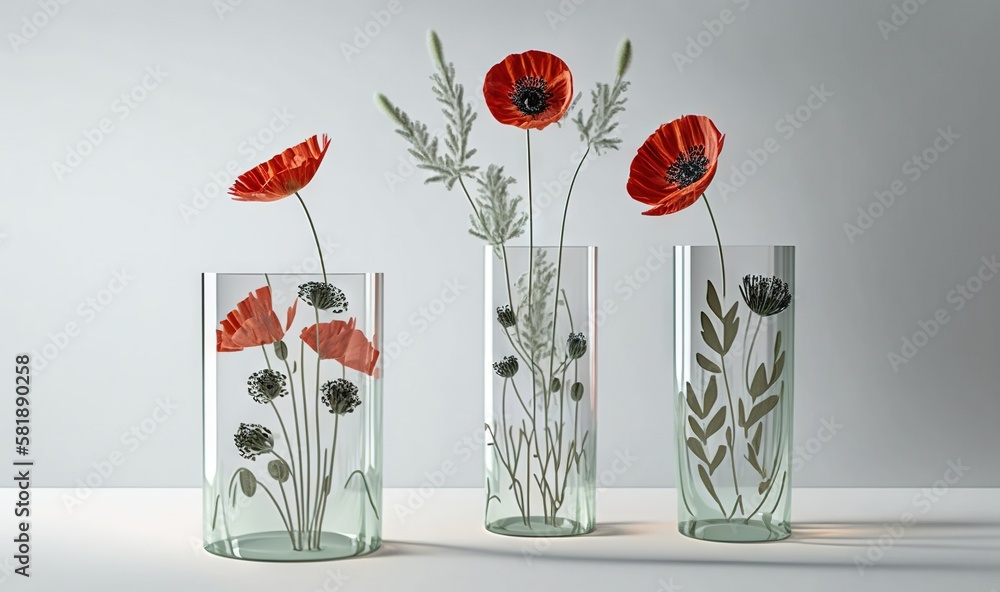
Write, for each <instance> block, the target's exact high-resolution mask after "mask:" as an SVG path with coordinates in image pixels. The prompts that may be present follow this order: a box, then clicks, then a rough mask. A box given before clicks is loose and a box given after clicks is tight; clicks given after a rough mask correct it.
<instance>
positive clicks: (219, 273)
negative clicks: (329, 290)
mask: <svg viewBox="0 0 1000 592" xmlns="http://www.w3.org/2000/svg"><path fill="white" fill-rule="evenodd" d="M264 274H267V275H269V276H287V275H297V276H316V277H323V272H321V271H315V272H313V271H309V272H294V271H278V272H271V271H203V272H201V275H203V276H234V275H264ZM326 275H327V276H328V277H330V276H332V277H362V276H379V277H381V276H382V275H384V273H383V272H381V271H347V272H336V273H335V272H327V274H326Z"/></svg>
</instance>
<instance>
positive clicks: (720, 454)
mask: <svg viewBox="0 0 1000 592" xmlns="http://www.w3.org/2000/svg"><path fill="white" fill-rule="evenodd" d="M725 458H726V447H725V446H719V449H718V450H716V451H715V458H713V459H712V462H710V463H708V474H709V475H712V474H715V469H717V468H719V465H721V464H722V461H723V460H725Z"/></svg>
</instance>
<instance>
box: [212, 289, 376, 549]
mask: <svg viewBox="0 0 1000 592" xmlns="http://www.w3.org/2000/svg"><path fill="white" fill-rule="evenodd" d="M203 307H204V317H203V325H204V338H205V342H204V381H205V382H204V414H205V415H204V438H205V441H204V444H205V462H204V479H205V480H204V486H203V502H204V516H203V534H204V537H203V538H204V545H205V549H206V550H208V551H209V552H210V553H213V554H216V555H222V556H225V557H234V558H239V559H250V560H260V561H317V560H326V559H336V558H341V557H352V556H357V555H364V554H366V553H370V552H372V551H374V550H376V549H378V547H379V546H380V545H381V542H382V522H381V511H382V510H381V505H382V356H381V355H380V352H381V351H382V342H381V340H382V334H383V332H382V274H377V273H370V274H330V275H329V276H328V281H324V278H323V276H321V275H294V274H272V275H264V274H204V276H203Z"/></svg>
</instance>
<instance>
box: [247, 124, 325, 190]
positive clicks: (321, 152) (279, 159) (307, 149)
mask: <svg viewBox="0 0 1000 592" xmlns="http://www.w3.org/2000/svg"><path fill="white" fill-rule="evenodd" d="M329 147H330V138H328V137H327V135H326V134H323V139H322V141H321V140H320V139H319V138H318V137H317V136H313V137H311V138H309V139H308V140H306V141H305V142H302V143H301V144H299V145H297V146H292V147H291V148H289V149H288V150H285V151H284V152H282V153H281V154H279V155H277V156H275V157H274V158H272V159H271V160H269V161H267V162H265V163H262V164H259V165H257V166H255V167H254V168H252V169H250V170H249V171H247V172H245V173H243V174H242V175H240V177H239V179H237V180H236V183H234V184H233V186H232V187H231V188H230V189H229V194H230V195H235V196H236V197H234V198H233V200H235V201H277V200H279V199H284V198H286V197H288V196H289V195H293V194H295V192H296V191H298V190H299V189H302V188H303V187H305V186H306V185H308V184H309V181H312V178H313V176H314V175H315V174H316V170H317V169H318V168H319V165H320V163H322V162H323V157H324V156H326V150H327V148H329Z"/></svg>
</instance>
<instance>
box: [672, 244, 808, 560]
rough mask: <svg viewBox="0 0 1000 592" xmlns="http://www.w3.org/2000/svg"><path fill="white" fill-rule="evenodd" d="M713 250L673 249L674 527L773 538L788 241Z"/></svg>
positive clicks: (786, 491) (790, 257)
mask: <svg viewBox="0 0 1000 592" xmlns="http://www.w3.org/2000/svg"><path fill="white" fill-rule="evenodd" d="M719 255H720V253H719V249H718V248H717V247H707V246H706V247H702V246H697V247H692V246H678V247H675V248H674V339H675V345H674V351H675V360H674V371H675V375H676V377H677V384H676V390H675V391H674V392H675V393H677V399H676V403H675V406H674V411H675V421H676V424H675V430H676V434H677V451H678V453H677V454H678V458H677V460H678V462H677V467H678V481H677V491H678V495H677V498H678V499H677V515H678V528H679V530H680V532H681V533H682V534H684V535H686V536H689V537H692V538H696V539H702V540H707V541H720V542H734V543H735V542H758V541H774V540H780V539H784V538H786V537H788V536H789V535H790V534H791V522H790V519H791V516H790V513H791V492H792V476H791V458H792V454H791V453H792V450H791V443H792V400H793V395H794V392H795V389H794V375H795V373H794V368H795V363H794V349H795V347H794V346H795V307H794V304H793V303H792V296H793V295H794V294H795V247H785V246H777V247H776V246H760V247H756V246H754V247H743V246H733V247H725V248H724V256H725V260H724V265H723V264H722V261H720V256H719ZM723 269H724V270H725V272H724V278H723V271H722V270H723Z"/></svg>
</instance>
